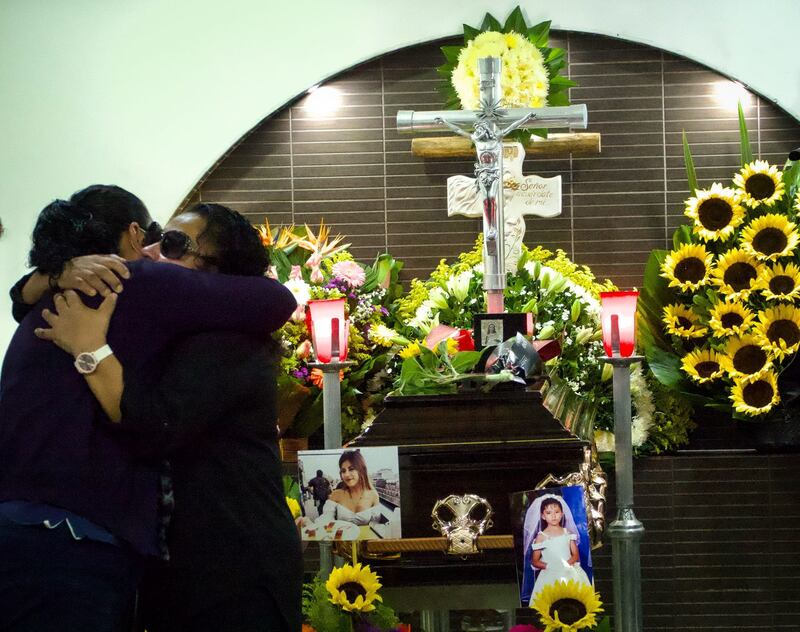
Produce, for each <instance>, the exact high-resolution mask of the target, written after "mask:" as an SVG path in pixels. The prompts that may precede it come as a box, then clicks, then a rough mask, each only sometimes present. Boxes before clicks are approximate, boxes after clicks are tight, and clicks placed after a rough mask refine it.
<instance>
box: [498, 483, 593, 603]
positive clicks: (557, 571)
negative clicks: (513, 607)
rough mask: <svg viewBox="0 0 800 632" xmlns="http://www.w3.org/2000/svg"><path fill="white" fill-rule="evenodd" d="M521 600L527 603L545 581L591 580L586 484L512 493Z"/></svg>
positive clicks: (585, 581)
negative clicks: (584, 486) (585, 498)
mask: <svg viewBox="0 0 800 632" xmlns="http://www.w3.org/2000/svg"><path fill="white" fill-rule="evenodd" d="M511 516H512V520H513V522H512V525H513V535H514V556H515V559H516V564H517V581H518V583H519V594H520V603H521V605H522V606H523V607H528V606H529V605H530V604H531V602H532V601H533V600H534V598H535V595H537V594H538V592H539V591H540V590H541V589H542V588H543V587H544V586H546V585H548V584H552V583H553V582H556V581H559V580H562V579H566V580H569V579H572V580H575V581H579V582H583V583H586V584H589V585H591V584H592V558H591V543H590V541H589V523H588V520H587V516H586V506H585V504H584V489H583V487H581V486H579V485H574V486H568V487H550V488H547V489H536V490H532V491H526V492H518V493H515V494H512V495H511Z"/></svg>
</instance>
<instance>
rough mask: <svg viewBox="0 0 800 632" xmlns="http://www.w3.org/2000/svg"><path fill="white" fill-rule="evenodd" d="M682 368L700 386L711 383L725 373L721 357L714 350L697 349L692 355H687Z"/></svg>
mask: <svg viewBox="0 0 800 632" xmlns="http://www.w3.org/2000/svg"><path fill="white" fill-rule="evenodd" d="M681 366H682V367H683V370H684V371H685V372H686V374H687V375H688V376H689V377H690V378H691V379H692V380H694V381H695V382H697V383H698V384H703V383H704V382H710V381H711V380H714V379H716V378H718V377H720V376H721V375H722V374H723V373H724V372H725V371H724V369H723V368H722V363H721V358H720V355H719V354H718V353H717V352H716V351H714V350H713V349H695V350H694V351H692V352H691V353H687V354H686V355H685V356H683V360H681Z"/></svg>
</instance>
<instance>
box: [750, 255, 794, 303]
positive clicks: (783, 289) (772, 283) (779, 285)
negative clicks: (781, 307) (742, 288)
mask: <svg viewBox="0 0 800 632" xmlns="http://www.w3.org/2000/svg"><path fill="white" fill-rule="evenodd" d="M758 285H759V287H760V288H761V291H762V292H763V294H764V298H766V299H767V300H768V301H795V300H797V299H798V298H800V267H798V266H797V265H796V264H794V263H787V264H786V265H782V264H780V263H776V264H775V265H774V266H772V267H771V268H764V270H763V271H762V272H761V276H760V277H759V279H758Z"/></svg>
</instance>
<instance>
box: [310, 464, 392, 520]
mask: <svg viewBox="0 0 800 632" xmlns="http://www.w3.org/2000/svg"><path fill="white" fill-rule="evenodd" d="M339 477H340V478H341V480H342V482H341V483H340V484H339V486H337V488H336V489H334V490H333V491H332V492H331V495H330V496H329V497H328V500H327V502H326V503H325V505H324V506H323V508H322V514H321V516H320V517H321V518H322V519H324V520H346V521H347V522H352V523H353V524H357V525H359V526H361V525H366V524H369V523H370V522H378V521H379V520H380V518H381V515H382V511H381V507H380V498H379V497H378V492H377V491H376V490H375V486H374V485H373V484H372V481H371V480H370V478H369V472H368V471H367V462H366V461H365V460H364V457H363V456H362V455H361V452H360V451H359V450H345V451H344V452H342V455H341V456H340V457H339Z"/></svg>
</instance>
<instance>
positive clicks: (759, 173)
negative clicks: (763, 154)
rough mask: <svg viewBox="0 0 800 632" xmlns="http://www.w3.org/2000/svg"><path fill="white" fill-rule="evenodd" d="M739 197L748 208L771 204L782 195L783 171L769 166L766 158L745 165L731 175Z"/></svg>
mask: <svg viewBox="0 0 800 632" xmlns="http://www.w3.org/2000/svg"><path fill="white" fill-rule="evenodd" d="M733 184H734V185H735V186H736V188H737V189H738V190H739V195H740V196H741V197H740V199H741V201H742V202H744V203H745V204H746V205H747V206H749V207H750V208H755V207H756V206H758V205H759V204H763V205H764V206H773V205H774V204H775V202H777V201H778V200H780V199H781V197H782V196H783V191H784V185H783V172H781V171H778V168H777V167H775V166H770V164H769V163H768V162H767V161H766V160H756V161H754V162H751V163H750V164H747V165H745V166H744V167H742V169H741V170H740V171H739V173H737V174H736V175H735V176H733Z"/></svg>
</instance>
